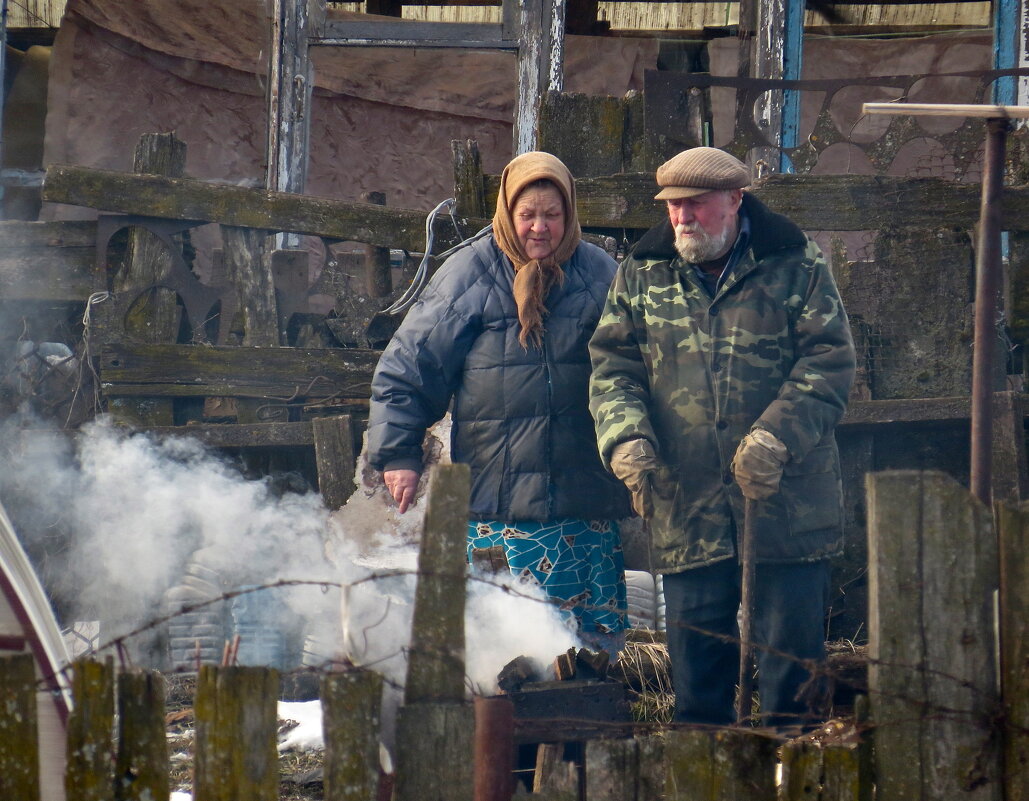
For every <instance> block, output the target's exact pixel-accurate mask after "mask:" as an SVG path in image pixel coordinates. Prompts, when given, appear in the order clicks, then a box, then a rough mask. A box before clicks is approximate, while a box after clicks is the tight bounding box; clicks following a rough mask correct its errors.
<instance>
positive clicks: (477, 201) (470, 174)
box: [450, 139, 489, 217]
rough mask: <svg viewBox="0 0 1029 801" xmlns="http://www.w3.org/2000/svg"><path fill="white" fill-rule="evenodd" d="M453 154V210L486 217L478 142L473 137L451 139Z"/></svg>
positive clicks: (487, 214)
mask: <svg viewBox="0 0 1029 801" xmlns="http://www.w3.org/2000/svg"><path fill="white" fill-rule="evenodd" d="M450 150H451V152H452V153H453V156H454V199H455V201H456V205H455V206H454V210H455V211H456V212H457V213H458V214H467V215H470V216H472V217H488V216H489V213H488V210H487V209H486V194H485V192H486V187H485V184H484V183H483V180H484V175H483V172H482V159H481V158H480V156H479V143H478V142H476V141H475V140H474V139H464V140H461V139H452V140H451V141H450Z"/></svg>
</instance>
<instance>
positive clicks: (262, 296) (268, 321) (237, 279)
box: [221, 225, 281, 348]
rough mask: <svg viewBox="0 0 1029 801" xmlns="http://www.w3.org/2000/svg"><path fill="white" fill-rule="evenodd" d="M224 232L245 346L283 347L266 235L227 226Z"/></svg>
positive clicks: (223, 240)
mask: <svg viewBox="0 0 1029 801" xmlns="http://www.w3.org/2000/svg"><path fill="white" fill-rule="evenodd" d="M221 231H222V242H223V244H224V246H225V271H226V273H227V274H228V276H229V279H230V280H231V282H232V284H233V285H234V286H235V288H236V298H237V301H238V303H239V312H240V313H241V314H242V316H243V332H244V333H243V344H244V345H250V346H252V347H266V348H267V347H276V346H277V345H279V344H281V343H280V341H279V317H278V312H277V311H276V305H275V285H274V282H273V281H272V270H271V260H270V259H267V260H266V259H265V253H264V240H265V238H266V237H265V235H264V232H262V231H255V230H253V229H247V228H240V227H237V226H234V225H223V226H222V229H221Z"/></svg>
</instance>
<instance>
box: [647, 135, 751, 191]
mask: <svg viewBox="0 0 1029 801" xmlns="http://www.w3.org/2000/svg"><path fill="white" fill-rule="evenodd" d="M657 182H658V185H659V186H661V191H660V192H658V193H657V194H656V195H655V196H654V199H655V200H675V199H676V198H683V197H693V196H694V195H702V194H704V193H705V192H710V191H711V190H712V189H742V188H743V187H745V186H747V185H748V184H749V183H750V170H748V169H747V165H746V164H744V163H743V162H742V161H740V160H739V159H738V158H736V157H735V156H731V155H729V154H728V153H726V152H725V151H724V150H719V149H718V148H716V147H693V148H690V149H689V150H684V151H682V153H680V154H679V155H677V156H674V157H672V158H670V159H669V160H668V161H666V162H665V163H664V164H662V165H661V166H660V167H658V168H657Z"/></svg>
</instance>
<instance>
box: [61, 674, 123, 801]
mask: <svg viewBox="0 0 1029 801" xmlns="http://www.w3.org/2000/svg"><path fill="white" fill-rule="evenodd" d="M71 688H72V698H73V699H74V703H75V706H74V707H73V709H72V711H71V715H70V716H69V717H68V766H67V769H66V771H65V774H64V792H65V798H66V799H67V801H110V799H111V798H112V797H113V795H114V777H113V775H112V772H111V771H112V768H113V767H114V663H113V662H112V660H111V659H107V660H106V661H104V662H87V661H79V662H76V663H75V664H74V665H73V666H72V681H71Z"/></svg>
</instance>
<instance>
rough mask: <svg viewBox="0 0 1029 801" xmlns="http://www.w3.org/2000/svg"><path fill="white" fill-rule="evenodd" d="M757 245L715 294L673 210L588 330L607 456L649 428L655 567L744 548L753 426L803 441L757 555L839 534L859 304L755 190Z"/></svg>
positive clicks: (799, 550) (816, 547) (815, 548)
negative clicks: (745, 466)
mask: <svg viewBox="0 0 1029 801" xmlns="http://www.w3.org/2000/svg"><path fill="white" fill-rule="evenodd" d="M743 212H744V213H745V214H747V216H748V218H749V220H750V230H751V233H750V242H749V246H748V247H747V250H746V251H745V252H744V253H743V254H742V256H741V257H740V258H739V259H738V260H737V261H736V265H735V267H734V268H733V269H732V271H731V272H730V274H729V275H728V276H727V277H726V279H725V281H724V282H723V284H722V286H721V287H720V288H719V290H718V292H717V294H716V295H715V296H714V298H712V297H711V296H710V295H709V294H708V292H707V291H706V290H705V289H704V288H703V286H702V285H701V282H700V279H699V278H698V277H697V275H696V273H695V271H694V269H693V268H692V267H691V266H690V265H688V264H686V263H685V262H683V261H682V259H680V258H679V257H678V254H677V253H676V251H675V247H674V233H673V230H672V226H671V224H670V223H669V222H668V221H665V223H663V224H662V225H659V226H657V227H655V228H653V229H651V230H650V231H648V232H647V234H646V235H644V237H643V239H641V240H640V242H639V243H638V244H637V246H636V247H635V248H634V249H633V251H632V253H631V254H630V256H629V257H628V258H627V259H626V260H625V261H624V262H623V263H622V265H621V266H620V267H619V269H618V272H617V274H616V275H615V280H614V282H613V284H612V285H611V289H610V292H609V293H608V298H607V303H606V306H605V309H604V313H603V316H602V317H601V320H600V323H599V324H598V326H597V330H596V332H595V333H594V335H593V338H592V339H591V341H590V355H591V358H592V361H593V376H592V379H591V382H590V396H591V398H590V409H591V411H592V413H593V417H594V420H595V422H596V426H597V436H598V441H599V445H600V451H601V455H602V457H603V459H604V462H605V464H607V463H608V462H609V459H610V454H611V449H612V448H614V446H615V445H617V444H618V443H620V442H623V441H625V440H629V439H633V438H636V437H646V438H647V439H648V440H650V442H651V443H652V444H653V445H654V447H655V448H656V450H657V453H658V455H659V459H660V461H661V463H662V467H661V469H660V470H659V471H658V472H657V474H655V475H654V476H652V482H653V489H654V517H653V519H652V520H651V521H650V528H651V535H652V551H653V557H654V566H655V569H656V570H657V571H658V572H676V571H680V570H684V569H686V568H690V567H697V566H700V565H705V564H710V563H712V562H716V561H720V560H723V559H728V558H731V557H733V556H735V555H736V550H735V531H736V527H738V526H742V521H743V495H742V493H741V492H740V490H739V487H738V486H737V485H736V483H735V482H734V481H733V478H732V474H731V472H730V464H731V462H732V458H733V455H734V454H735V452H736V447H737V445H738V444H739V442H740V440H741V439H742V438H743V436H744V435H745V434H746V433H747V432H748V431H750V430H751V428H753V427H759V428H765V429H767V430H768V431H770V432H771V433H773V434H774V435H775V436H777V437H778V438H779V439H780V440H782V441H783V442H784V443H785V444H786V446H787V448H788V449H789V452H790V459H789V461H788V463H787V464H786V467H785V469H784V474H783V479H782V483H781V485H780V493H779V494H778V495H775V496H773V497H772V498H771V499H769V500H768V501H766V502H762V503H759V504H758V508H759V517H758V520H757V533H756V536H755V545H756V554H757V559H758V560H759V561H765V562H771V561H783V562H785V561H807V560H814V559H819V558H823V557H826V556H831V555H833V554H834V553H836V552H838V551H839V549H840V547H841V546H842V536H843V535H842V508H843V507H842V488H841V483H840V465H839V454H838V452H837V449H836V443H835V439H834V437H833V430H834V428H835V426H836V424H837V423H838V422H839V420H840V418H841V417H842V415H843V412H844V409H845V406H846V401H847V396H848V394H849V392H850V386H851V383H852V381H853V377H854V367H855V358H854V345H853V341H852V339H851V334H850V327H849V324H848V322H847V316H846V312H845V311H844V309H843V305H842V302H841V300H840V296H839V292H838V291H837V289H836V284H835V282H834V281H833V278H832V274H831V273H830V272H829V268H828V265H827V264H826V262H825V260H824V258H823V257H822V254H821V252H820V251H819V249H818V246H817V245H815V243H814V242H812V241H810V240H809V239H808V238H807V237H806V236H805V235H804V233H803V232H802V231H801V230H800V229H799V228H798V227H797V226H796V225H795V224H793V223H792V222H790V221H789V220H788V219H787V218H785V217H783V216H781V215H779V214H774V213H773V212H771V211H769V210H768V208H766V207H765V206H764V205H763V204H761V203H760V202H759V201H758V200H757V199H755V198H754V197H752V196H751V195H748V194H746V193H745V194H744V198H743Z"/></svg>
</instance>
